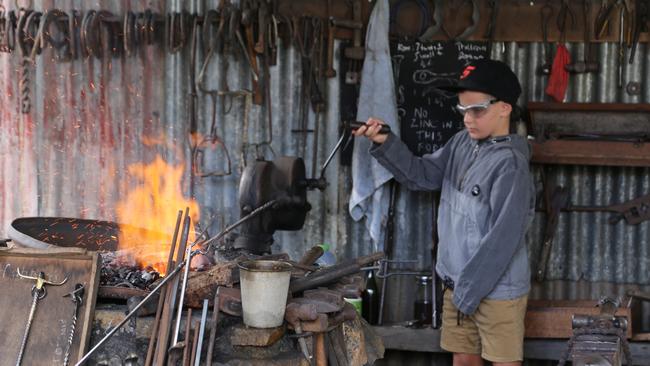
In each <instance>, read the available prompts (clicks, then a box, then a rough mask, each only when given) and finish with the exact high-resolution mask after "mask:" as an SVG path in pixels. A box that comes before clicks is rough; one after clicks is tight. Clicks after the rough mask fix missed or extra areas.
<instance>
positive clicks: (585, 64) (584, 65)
mask: <svg viewBox="0 0 650 366" xmlns="http://www.w3.org/2000/svg"><path fill="white" fill-rule="evenodd" d="M582 7H583V9H582V15H583V20H584V21H583V23H584V27H585V29H584V44H585V51H584V57H583V61H576V62H574V63H572V64H568V65H565V66H564V69H565V70H566V71H568V72H572V73H575V74H581V73H590V72H598V71H599V70H600V64H599V63H598V61H592V60H591V42H590V39H591V32H590V30H589V18H590V14H591V5H590V0H582Z"/></svg>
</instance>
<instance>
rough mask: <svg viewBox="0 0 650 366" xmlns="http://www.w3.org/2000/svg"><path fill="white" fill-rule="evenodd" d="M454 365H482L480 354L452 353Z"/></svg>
mask: <svg viewBox="0 0 650 366" xmlns="http://www.w3.org/2000/svg"><path fill="white" fill-rule="evenodd" d="M495 365H496V364H495ZM454 366H483V359H482V358H481V355H476V354H468V353H454ZM503 366H506V365H503Z"/></svg>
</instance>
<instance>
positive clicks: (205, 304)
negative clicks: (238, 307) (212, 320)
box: [194, 299, 218, 366]
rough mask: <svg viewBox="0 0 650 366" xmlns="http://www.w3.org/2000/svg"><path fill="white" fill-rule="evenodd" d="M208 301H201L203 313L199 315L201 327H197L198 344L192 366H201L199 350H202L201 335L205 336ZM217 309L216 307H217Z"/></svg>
mask: <svg viewBox="0 0 650 366" xmlns="http://www.w3.org/2000/svg"><path fill="white" fill-rule="evenodd" d="M208 302H209V301H208V299H204V300H203V312H202V313H201V325H200V327H199V343H198V344H197V345H196V360H195V362H194V366H200V365H201V349H202V348H203V334H205V322H206V321H207V318H208ZM217 307H218V305H217Z"/></svg>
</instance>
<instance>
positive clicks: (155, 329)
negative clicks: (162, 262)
mask: <svg viewBox="0 0 650 366" xmlns="http://www.w3.org/2000/svg"><path fill="white" fill-rule="evenodd" d="M182 220H183V211H182V210H178V215H177V216H176V226H175V227H174V235H173V236H172V243H171V247H170V248H169V255H168V256H167V269H166V270H169V268H172V267H173V266H174V264H175V262H174V251H175V249H176V241H177V239H178V231H179V230H180V228H181V221H182ZM165 295H167V289H166V288H163V289H162V290H161V291H160V297H159V299H158V306H157V307H156V318H155V320H154V322H153V329H152V330H151V338H149V347H148V348H147V358H146V359H145V361H144V366H151V361H153V351H154V349H155V348H156V338H157V336H158V327H159V326H160V317H161V316H162V310H163V306H164V305H165Z"/></svg>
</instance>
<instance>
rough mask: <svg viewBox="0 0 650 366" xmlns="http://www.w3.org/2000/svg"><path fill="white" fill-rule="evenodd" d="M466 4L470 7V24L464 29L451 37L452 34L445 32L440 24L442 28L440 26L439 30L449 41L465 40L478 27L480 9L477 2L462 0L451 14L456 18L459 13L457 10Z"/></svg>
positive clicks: (474, 0)
mask: <svg viewBox="0 0 650 366" xmlns="http://www.w3.org/2000/svg"><path fill="white" fill-rule="evenodd" d="M466 2H468V3H470V4H471V5H472V23H470V25H468V26H467V28H465V29H464V30H463V31H462V32H460V33H459V34H457V35H453V34H450V33H449V32H448V31H447V29H446V28H445V25H444V24H442V26H441V29H442V31H443V33H445V35H446V36H447V38H449V39H450V40H453V41H459V40H464V39H467V38H468V37H469V36H471V35H472V34H474V32H475V31H476V28H477V27H478V24H479V21H480V20H481V9H480V5H479V3H478V0H463V1H462V2H461V3H460V5H459V6H458V8H455V9H452V10H451V11H452V14H454V15H455V16H458V14H459V13H460V11H459V10H460V9H459V8H460V7H461V6H462V5H464V4H465V3H466ZM454 23H457V22H454Z"/></svg>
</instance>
